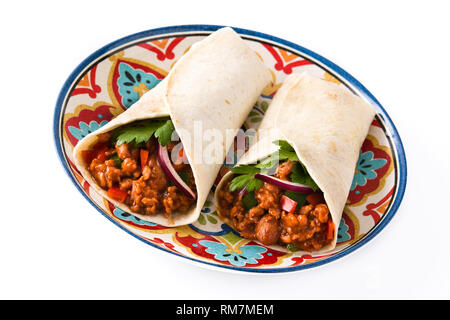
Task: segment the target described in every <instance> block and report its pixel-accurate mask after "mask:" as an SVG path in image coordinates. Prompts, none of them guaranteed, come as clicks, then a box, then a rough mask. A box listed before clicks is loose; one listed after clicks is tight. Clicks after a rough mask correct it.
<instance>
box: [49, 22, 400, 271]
mask: <svg viewBox="0 0 450 320" xmlns="http://www.w3.org/2000/svg"><path fill="white" fill-rule="evenodd" d="M223 27H225V26H220V25H204V24H190V25H175V26H167V27H162V28H155V29H149V30H146V31H141V32H138V33H134V34H131V35H128V36H125V37H122V38H120V39H118V40H115V41H113V42H111V43H109V44H107V45H105V46H103V47H102V48H100V49H98V50H97V51H95V52H94V53H92V54H91V55H89V56H88V57H87V58H86V59H84V60H83V61H82V62H81V63H80V64H79V65H78V66H77V67H76V68H75V70H74V71H72V73H71V74H70V76H69V77H68V78H67V80H66V81H65V82H64V85H63V87H62V89H61V91H60V93H59V95H58V97H57V101H56V106H55V112H54V116H53V138H54V142H55V147H56V152H57V154H58V158H59V160H60V162H61V164H62V166H63V168H64V170H65V171H66V173H67V175H68V176H69V177H70V179H71V181H72V182H73V183H74V185H75V187H76V188H77V189H78V190H79V191H80V193H81V194H82V195H83V197H84V198H86V199H87V200H88V201H89V203H90V204H91V205H92V206H94V208H96V209H97V210H98V211H99V212H100V213H101V214H102V215H103V216H104V217H106V218H107V219H108V220H110V221H111V222H112V223H114V224H115V225H116V226H118V227H119V228H120V229H122V230H124V231H125V232H127V233H128V234H130V235H132V236H133V237H135V238H136V239H139V240H141V241H143V242H145V243H146V244H148V245H150V246H152V247H155V248H157V249H159V250H162V251H165V252H168V253H170V254H173V255H176V256H179V257H181V258H183V259H188V260H191V261H192V262H195V263H200V264H203V265H207V266H209V267H213V268H217V269H219V270H221V269H229V270H232V271H243V272H250V273H286V272H294V271H300V270H305V269H310V268H313V267H318V266H321V265H324V264H327V263H330V262H332V261H335V260H337V259H340V258H342V257H344V256H346V255H348V254H350V253H352V252H354V251H355V250H356V249H358V248H360V247H361V246H363V245H364V244H366V243H368V242H369V241H370V240H372V239H373V238H374V237H375V236H376V235H378V234H379V233H380V232H381V230H383V229H384V228H385V227H386V225H387V224H388V223H389V222H390V221H391V220H392V218H393V216H394V215H395V214H396V212H397V211H398V208H399V206H400V204H401V202H402V200H403V196H404V193H405V189H406V182H407V164H406V154H405V150H404V147H403V143H402V141H401V138H400V135H399V134H398V131H397V129H396V127H395V125H394V123H393V122H392V120H391V118H390V117H389V115H388V114H387V112H386V110H385V109H384V108H383V106H382V105H381V104H380V103H379V102H378V100H377V99H376V98H375V97H374V96H373V95H372V94H371V93H370V92H369V90H367V89H366V88H365V87H364V86H363V85H362V84H361V83H360V82H359V81H358V80H356V79H355V78H354V77H353V76H351V75H350V74H349V73H347V72H346V71H345V70H343V69H342V68H340V67H339V66H337V65H336V64H335V63H333V62H331V61H329V60H328V59H326V58H324V57H322V56H321V55H319V54H317V53H315V52H313V51H311V50H309V49H306V48H304V47H302V46H300V45H298V44H295V43H293V42H290V41H287V40H284V39H281V38H278V37H275V36H272V35H268V34H265V33H262V32H258V31H252V30H248V29H242V28H237V27H231V28H233V29H234V30H235V31H236V32H237V33H239V34H241V35H247V36H252V37H257V38H260V39H264V40H268V41H272V42H275V43H277V44H281V45H283V46H287V47H289V48H291V49H294V50H297V51H300V52H302V53H304V54H306V55H308V56H309V57H311V58H313V59H314V60H316V61H317V62H319V63H321V64H322V65H323V66H325V67H326V68H328V69H329V70H331V71H333V72H334V73H336V74H338V75H339V76H340V77H341V78H342V79H344V80H346V81H347V82H348V83H349V84H350V85H351V86H353V87H354V88H355V89H357V90H358V91H359V93H362V94H364V95H365V96H366V97H367V98H368V99H369V100H371V103H372V104H374V105H375V106H376V107H377V109H378V111H379V113H380V114H381V116H382V118H383V122H384V124H385V125H386V126H387V131H388V132H389V134H390V136H391V139H392V142H393V147H394V149H395V151H396V155H397V160H398V172H399V174H398V182H397V183H398V184H397V190H396V195H395V199H394V202H393V203H392V205H391V208H390V209H389V211H388V212H387V213H386V214H385V216H384V217H383V219H382V220H381V222H379V224H377V225H376V228H375V229H374V230H373V231H372V232H370V233H369V234H368V235H367V236H365V237H364V238H363V239H362V240H361V241H358V242H357V243H355V244H353V245H352V246H350V247H349V248H346V249H344V250H343V251H341V252H338V253H336V254H334V255H333V256H330V257H327V258H325V259H323V260H320V261H316V262H312V263H309V264H306V265H299V266H294V267H283V268H267V269H259V268H244V267H236V266H227V265H220V264H215V263H211V262H207V261H202V260H199V259H194V258H191V257H188V256H184V255H182V254H178V253H176V252H173V251H170V250H168V249H165V248H162V247H159V246H157V245H155V244H153V243H151V242H150V241H147V240H145V239H143V238H141V237H139V236H138V235H136V234H134V233H132V232H131V231H129V230H128V229H126V228H125V227H123V226H121V225H120V224H119V223H118V222H117V221H115V220H113V219H112V218H111V217H109V216H108V215H107V214H105V213H104V212H103V211H102V210H101V209H100V208H99V207H98V206H97V205H96V204H95V203H93V202H92V201H91V199H89V198H88V197H87V195H86V194H85V192H84V190H82V188H81V187H80V185H79V184H78V182H77V181H76V180H75V178H74V176H73V175H72V173H71V172H70V169H69V168H68V163H67V160H66V159H65V157H64V153H63V150H62V146H61V144H60V141H61V137H60V135H59V132H60V118H61V111H62V107H63V102H64V100H65V98H66V95H67V93H68V90H69V89H70V87H71V85H72V83H73V81H74V80H75V79H76V78H77V77H78V75H79V74H80V72H82V71H83V70H84V69H85V68H86V67H87V66H88V65H89V64H90V63H91V62H92V61H95V60H96V59H98V58H99V57H101V56H103V55H104V54H105V53H108V52H110V51H111V50H113V49H115V48H117V47H120V46H122V45H125V44H127V43H130V42H132V41H135V40H139V39H141V38H146V37H150V36H157V35H161V34H167V33H176V32H189V31H191V32H192V31H194V32H198V31H205V32H214V31H216V30H217V29H219V28H223Z"/></svg>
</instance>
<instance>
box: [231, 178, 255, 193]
mask: <svg viewBox="0 0 450 320" xmlns="http://www.w3.org/2000/svg"><path fill="white" fill-rule="evenodd" d="M252 179H254V178H253V175H248V174H243V175H240V176H237V177H234V178H233V180H231V184H230V191H231V192H233V191H236V190H241V189H243V188H244V187H245V186H246V185H247V184H248V183H249V182H250V180H252Z"/></svg>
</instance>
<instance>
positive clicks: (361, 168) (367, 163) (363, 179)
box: [350, 151, 387, 190]
mask: <svg viewBox="0 0 450 320" xmlns="http://www.w3.org/2000/svg"><path fill="white" fill-rule="evenodd" d="M386 163H387V161H386V159H374V154H373V152H372V151H367V152H364V153H361V151H360V152H359V159H358V163H357V164H356V173H355V175H354V176H353V182H352V186H351V188H350V190H354V189H355V188H356V187H357V186H364V185H366V183H367V180H372V179H375V178H376V177H377V173H376V172H375V170H377V169H379V168H381V167H383V166H384V165H386Z"/></svg>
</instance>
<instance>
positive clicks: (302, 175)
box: [291, 163, 319, 191]
mask: <svg viewBox="0 0 450 320" xmlns="http://www.w3.org/2000/svg"><path fill="white" fill-rule="evenodd" d="M291 181H292V182H295V183H300V184H304V185H307V186H310V187H311V188H312V189H313V190H314V191H317V190H318V189H319V186H318V185H317V184H316V183H315V182H314V180H313V179H312V178H311V176H310V175H309V174H308V172H307V171H306V170H305V167H304V166H303V164H300V163H297V164H295V166H294V167H293V168H292V173H291Z"/></svg>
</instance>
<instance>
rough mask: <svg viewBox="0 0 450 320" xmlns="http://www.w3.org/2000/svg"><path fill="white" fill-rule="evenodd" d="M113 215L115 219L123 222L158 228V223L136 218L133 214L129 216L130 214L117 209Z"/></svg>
mask: <svg viewBox="0 0 450 320" xmlns="http://www.w3.org/2000/svg"><path fill="white" fill-rule="evenodd" d="M113 214H114V216H115V217H117V218H119V219H121V220H125V221H130V222H133V223H134V224H137V225H140V226H151V227H152V226H156V223H153V222H148V221H144V220H141V219H139V218H138V217H135V216H133V215H132V214H129V213H128V212H125V211H123V210H122V209H119V208H117V207H116V208H115V209H114V211H113Z"/></svg>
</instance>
